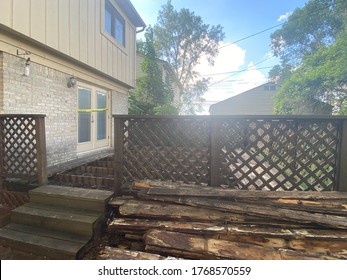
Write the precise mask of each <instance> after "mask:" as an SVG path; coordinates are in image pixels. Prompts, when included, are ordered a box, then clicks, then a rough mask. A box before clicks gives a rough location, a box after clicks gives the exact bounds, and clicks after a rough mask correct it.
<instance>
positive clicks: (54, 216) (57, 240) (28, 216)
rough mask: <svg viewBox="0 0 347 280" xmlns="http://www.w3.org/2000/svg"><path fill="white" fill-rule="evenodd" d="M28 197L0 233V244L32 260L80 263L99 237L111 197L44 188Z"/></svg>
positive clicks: (54, 187) (99, 191)
mask: <svg viewBox="0 0 347 280" xmlns="http://www.w3.org/2000/svg"><path fill="white" fill-rule="evenodd" d="M29 196H30V202H29V203H26V204H24V205H22V206H20V207H18V208H16V209H14V210H12V211H11V222H10V223H9V224H7V225H6V226H4V227H3V228H1V229H0V244H1V245H2V246H4V247H10V248H13V249H15V250H19V251H23V252H26V253H30V254H32V256H33V259H80V258H82V257H83V254H84V253H85V251H86V250H87V249H88V248H89V246H90V245H91V244H92V243H93V240H94V239H95V237H97V236H98V235H99V234H100V232H101V230H102V227H103V226H104V224H105V213H106V211H105V210H106V205H107V202H108V200H109V199H110V198H111V197H112V196H113V193H112V192H110V191H102V190H88V189H78V188H71V187H63V186H55V185H46V186H42V187H39V188H36V189H34V190H31V191H30V192H29Z"/></svg>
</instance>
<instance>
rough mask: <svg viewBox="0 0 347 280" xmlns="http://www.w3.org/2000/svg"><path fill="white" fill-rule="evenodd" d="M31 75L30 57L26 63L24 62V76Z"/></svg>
mask: <svg viewBox="0 0 347 280" xmlns="http://www.w3.org/2000/svg"><path fill="white" fill-rule="evenodd" d="M29 75H30V57H28V58H27V59H26V60H25V63H24V74H23V76H25V77H29Z"/></svg>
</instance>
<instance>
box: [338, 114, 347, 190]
mask: <svg viewBox="0 0 347 280" xmlns="http://www.w3.org/2000/svg"><path fill="white" fill-rule="evenodd" d="M341 122H342V124H341V138H340V140H341V143H340V155H339V157H338V160H339V161H338V162H337V168H338V172H337V174H338V178H337V190H338V191H340V192H347V119H342V120H341Z"/></svg>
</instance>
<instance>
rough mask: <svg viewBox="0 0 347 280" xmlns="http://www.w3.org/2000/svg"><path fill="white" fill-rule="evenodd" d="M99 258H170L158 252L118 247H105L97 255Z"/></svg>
mask: <svg viewBox="0 0 347 280" xmlns="http://www.w3.org/2000/svg"><path fill="white" fill-rule="evenodd" d="M98 259H99V260H166V259H170V258H167V257H163V256H161V255H158V254H151V253H147V252H141V251H130V250H125V249H119V248H112V247H108V246H107V247H105V249H103V250H102V251H101V254H99V255H98Z"/></svg>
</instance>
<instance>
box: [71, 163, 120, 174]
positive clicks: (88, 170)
mask: <svg viewBox="0 0 347 280" xmlns="http://www.w3.org/2000/svg"><path fill="white" fill-rule="evenodd" d="M75 171H76V175H83V174H90V175H91V176H113V174H114V169H113V168H110V167H100V166H88V165H83V166H80V167H77V168H76V170H75Z"/></svg>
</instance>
